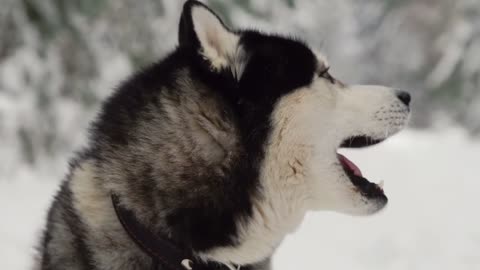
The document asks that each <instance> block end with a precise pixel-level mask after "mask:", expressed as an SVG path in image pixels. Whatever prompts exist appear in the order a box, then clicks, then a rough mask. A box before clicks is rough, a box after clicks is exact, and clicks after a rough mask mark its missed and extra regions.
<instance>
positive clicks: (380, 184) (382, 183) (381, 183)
mask: <svg viewBox="0 0 480 270" xmlns="http://www.w3.org/2000/svg"><path fill="white" fill-rule="evenodd" d="M377 185H378V186H379V187H381V188H383V185H384V182H383V180H382V181H380V182H378V184H377Z"/></svg>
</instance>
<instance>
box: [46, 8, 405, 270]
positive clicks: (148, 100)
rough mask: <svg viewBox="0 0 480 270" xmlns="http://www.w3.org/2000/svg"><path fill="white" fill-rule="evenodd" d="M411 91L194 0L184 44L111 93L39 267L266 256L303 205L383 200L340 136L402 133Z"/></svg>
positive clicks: (354, 142) (358, 143)
mask: <svg viewBox="0 0 480 270" xmlns="http://www.w3.org/2000/svg"><path fill="white" fill-rule="evenodd" d="M409 102H410V96H409V94H408V93H406V92H402V91H398V90H395V89H391V88H388V87H383V86H358V85H347V84H344V83H342V82H340V81H338V80H337V79H335V78H334V77H332V75H331V74H330V73H329V64H328V63H327V61H326V60H325V58H324V57H323V56H322V55H321V54H319V53H315V52H314V51H313V50H312V49H310V48H309V47H308V46H307V45H306V44H305V43H303V42H301V41H299V40H297V39H291V38H287V37H283V36H278V35H271V34H265V33H261V32H258V31H251V30H232V29H230V28H228V27H227V26H226V25H225V24H224V23H223V22H222V21H221V19H220V18H219V17H218V16H217V15H216V14H215V13H214V12H212V11H211V10H210V9H209V8H208V7H206V6H205V5H203V4H201V3H199V2H196V1H188V2H186V3H185V5H184V8H183V13H182V15H181V19H180V26H179V45H178V47H177V48H176V49H175V50H174V51H173V52H172V53H170V54H169V55H168V56H166V57H165V58H164V59H163V60H161V61H160V62H158V63H156V64H153V65H152V66H150V67H149V68H146V69H144V70H142V71H140V72H138V73H137V74H136V75H134V76H132V77H131V78H130V79H129V80H127V81H126V82H125V83H123V84H122V85H121V86H120V87H119V88H118V89H117V91H115V93H114V94H113V95H112V96H111V97H110V98H109V99H108V100H107V101H106V102H105V103H104V104H103V108H102V111H101V112H100V114H99V116H98V118H97V119H96V121H95V122H94V124H93V126H92V128H91V136H90V140H89V144H88V147H87V148H86V149H85V151H83V152H82V153H81V154H79V155H78V156H77V158H76V159H75V161H74V162H72V166H71V169H70V173H69V175H68V177H67V178H66V180H65V181H64V182H63V184H62V188H61V191H60V192H59V193H58V195H57V196H56V199H55V201H54V203H53V205H52V207H51V209H50V212H49V216H48V224H47V228H46V231H45V234H44V237H43V240H42V243H41V254H40V259H39V261H38V265H37V266H38V269H42V270H53V269H55V270H57V269H62V270H63V269H70V270H79V269H98V270H106V269H112V270H114V269H118V270H120V269H194V270H199V269H237V268H242V269H269V268H270V263H269V261H270V257H271V256H272V254H273V253H274V251H275V249H276V248H277V247H278V245H279V244H280V243H281V242H282V239H283V238H284V237H285V235H287V234H288V233H290V232H292V231H294V230H295V228H296V227H297V226H298V225H299V224H300V223H301V221H302V219H303V217H304V215H305V213H306V212H307V211H309V210H333V211H339V212H344V213H348V214H353V215H369V214H373V213H375V212H377V211H379V210H380V209H382V208H383V207H384V206H385V205H386V203H387V197H386V196H385V195H384V192H383V190H382V188H381V187H380V186H379V185H377V184H375V183H371V182H369V181H368V180H367V179H365V178H364V177H362V174H361V172H360V170H359V169H358V167H356V166H355V165H354V164H353V163H352V162H351V161H349V160H348V159H347V158H346V157H344V156H342V155H340V154H338V153H337V149H338V148H340V147H363V146H368V145H372V144H376V143H378V142H381V141H383V140H384V139H386V138H387V137H389V136H391V135H392V134H395V133H397V132H398V131H400V130H401V129H402V128H403V127H404V126H405V124H406V123H407V121H408V118H409V111H410V110H409Z"/></svg>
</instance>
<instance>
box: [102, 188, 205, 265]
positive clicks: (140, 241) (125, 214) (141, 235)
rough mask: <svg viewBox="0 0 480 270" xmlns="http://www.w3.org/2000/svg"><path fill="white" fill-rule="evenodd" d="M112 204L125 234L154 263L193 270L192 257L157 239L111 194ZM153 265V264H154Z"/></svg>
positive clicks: (194, 262) (165, 241)
mask: <svg viewBox="0 0 480 270" xmlns="http://www.w3.org/2000/svg"><path fill="white" fill-rule="evenodd" d="M111 198H112V204H113V208H114V209H115V213H116V214H117V218H118V220H119V221H120V223H121V224H122V227H123V229H124V230H125V231H126V232H127V234H128V236H129V237H130V239H132V241H133V242H135V244H137V246H138V247H139V248H140V249H141V250H142V251H143V252H145V253H146V254H148V255H149V256H150V257H151V258H152V259H153V260H154V262H160V263H161V264H162V265H164V266H165V267H167V268H168V269H170V270H190V269H193V268H194V266H195V264H196V260H195V259H194V257H193V255H192V254H191V253H189V252H186V251H184V250H182V249H180V248H179V247H177V246H176V245H175V244H173V243H172V242H171V241H169V240H166V239H164V238H161V237H158V236H157V235H156V234H154V233H152V232H151V231H149V230H148V229H147V228H146V227H145V226H144V225H143V224H141V223H140V222H139V221H138V220H137V219H136V218H135V216H134V214H133V212H132V211H130V210H128V209H126V208H123V207H122V206H121V205H120V200H119V198H118V196H117V195H115V194H112V195H111ZM154 264H155V263H154Z"/></svg>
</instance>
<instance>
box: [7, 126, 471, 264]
mask: <svg viewBox="0 0 480 270" xmlns="http://www.w3.org/2000/svg"><path fill="white" fill-rule="evenodd" d="M343 152H344V153H346V155H347V156H348V157H349V158H350V159H352V160H353V161H355V162H356V163H357V165H359V167H360V168H361V169H362V171H363V173H364V175H366V176H367V178H369V179H372V180H373V181H379V180H382V179H384V180H385V191H386V193H387V195H388V196H389V199H390V202H389V206H388V207H387V209H386V210H385V211H383V212H382V213H380V214H378V215H375V216H372V217H348V216H343V215H339V214H334V213H312V214H311V215H309V216H308V217H307V219H306V220H305V222H304V224H303V225H302V226H301V228H300V229H299V230H298V232H297V233H295V234H293V235H291V236H289V237H288V238H287V239H286V241H285V243H284V244H283V246H282V247H281V248H280V250H279V251H278V253H277V256H276V258H275V260H274V269H281V270H283V269H290V270H296V269H352V270H353V269H354V270H361V269H369V270H375V269H382V270H393V269H399V270H400V269H401V270H405V269H409V270H412V269H422V270H424V269H436V270H440V269H480V211H479V209H478V207H479V206H480V180H479V179H478V176H477V174H478V173H477V172H478V170H477V166H480V163H479V161H480V141H473V140H471V139H469V138H468V137H467V136H466V135H465V134H464V133H463V132H461V131H459V130H449V131H443V132H432V131H430V132H418V131H407V132H404V133H402V134H401V135H398V136H396V137H394V138H392V139H390V140H389V141H387V142H385V143H383V144H381V145H378V146H375V147H371V148H370V149H363V150H357V151H343ZM19 171H22V173H19V177H18V179H16V181H11V179H10V180H8V179H1V178H0V217H1V222H0V239H1V240H0V269H2V270H24V269H28V268H29V265H31V260H30V257H31V254H32V250H33V249H32V246H33V245H34V243H35V237H36V235H37V234H38V233H39V231H40V230H41V227H42V224H43V219H44V216H45V212H46V208H47V206H48V204H49V201H50V198H51V196H52V194H53V192H54V191H55V190H56V182H55V181H49V180H45V179H48V178H52V176H49V175H48V174H47V173H41V174H40V175H36V174H35V175H34V174H32V173H29V172H28V171H27V170H20V169H19ZM55 177H57V176H55ZM32 178H34V179H32ZM42 178H45V179H42ZM58 178H59V177H58Z"/></svg>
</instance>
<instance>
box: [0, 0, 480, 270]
mask: <svg viewBox="0 0 480 270" xmlns="http://www.w3.org/2000/svg"><path fill="white" fill-rule="evenodd" d="M205 2H207V3H208V4H209V5H210V6H211V7H212V9H214V10H216V11H217V12H219V13H220V14H221V15H222V17H223V19H224V20H225V21H226V23H227V24H228V25H231V26H235V27H239V28H256V29H261V30H263V31H267V32H276V33H283V34H288V35H292V36H295V37H298V38H300V39H304V40H306V41H307V42H308V43H309V44H311V45H312V46H315V47H316V49H318V50H319V51H322V52H323V53H324V54H325V55H327V56H328V59H329V62H330V64H331V66H332V69H331V72H332V74H334V75H335V76H336V77H338V78H340V79H341V80H342V81H345V82H351V83H359V84H382V85H391V86H394V87H397V88H399V89H404V90H407V91H409V92H410V93H411V94H412V96H413V105H412V106H413V108H412V111H413V114H412V119H411V122H410V129H409V130H407V131H406V132H404V133H402V134H400V135H398V136H396V137H394V138H392V140H391V141H389V142H387V143H386V144H385V145H381V146H378V147H374V148H372V149H369V150H362V151H355V150H350V151H349V152H352V154H351V155H352V157H354V158H356V159H355V160H358V163H359V164H361V165H362V166H363V167H365V171H366V172H367V173H368V174H370V175H371V176H372V177H374V178H375V177H376V178H379V180H381V179H382V178H383V177H384V178H385V179H386V181H385V182H386V187H385V188H386V190H387V191H389V192H390V193H391V202H390V206H389V208H387V209H386V210H385V211H384V212H383V213H381V214H379V215H377V216H374V217H369V218H352V217H347V216H343V215H339V214H333V213H312V214H311V215H310V216H309V217H308V218H307V220H306V221H305V223H304V225H303V226H302V228H301V229H300V230H299V231H298V232H297V233H295V234H293V235H291V236H289V237H288V238H287V241H286V242H285V244H284V245H283V246H282V247H280V250H279V252H278V255H277V257H276V259H275V261H274V269H323V268H329V269H480V216H479V214H478V212H479V211H478V209H477V207H476V206H478V205H479V204H480V199H479V196H478V191H479V189H480V182H478V180H479V179H478V173H476V172H474V170H475V169H476V166H478V161H479V160H480V141H479V135H480V1H478V0H404V1H400V0H362V1H356V0H336V1H327V0H209V1H205ZM182 4H183V1H179V0H137V1H128V0H115V1H114V0H81V1H79V0H0V141H1V144H0V158H1V162H0V204H1V206H0V216H1V218H0V220H1V221H0V239H2V240H1V241H0V269H5V270H20V269H29V267H30V265H31V257H32V256H31V254H33V246H34V245H35V241H36V237H37V236H38V234H39V232H40V231H41V228H42V225H43V219H44V217H45V213H46V208H47V207H48V204H49V202H50V200H51V196H52V195H53V193H54V191H55V190H56V189H57V185H58V183H59V181H60V180H61V179H62V177H63V175H64V174H65V172H66V170H67V164H68V158H69V157H71V156H72V155H73V153H74V151H76V150H79V149H81V147H82V145H84V142H85V138H86V136H87V127H88V124H89V122H90V121H91V120H92V119H93V117H94V116H95V113H96V112H97V109H98V108H99V105H100V102H101V101H102V100H103V99H105V98H106V97H107V96H109V94H110V93H111V92H112V90H113V89H114V88H115V87H116V86H117V85H118V84H119V83H120V82H121V81H122V80H123V79H125V78H126V77H127V76H128V75H129V74H131V73H132V72H134V71H135V70H138V69H140V68H142V67H144V66H146V65H148V64H149V63H152V62H155V61H157V60H158V59H161V58H162V57H163V56H164V55H165V54H166V53H168V52H169V51H170V50H172V49H173V48H174V47H175V45H176V43H177V31H178V19H179V14H180V10H181V7H182ZM299 266H301V267H300V268H298V267H299Z"/></svg>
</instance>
